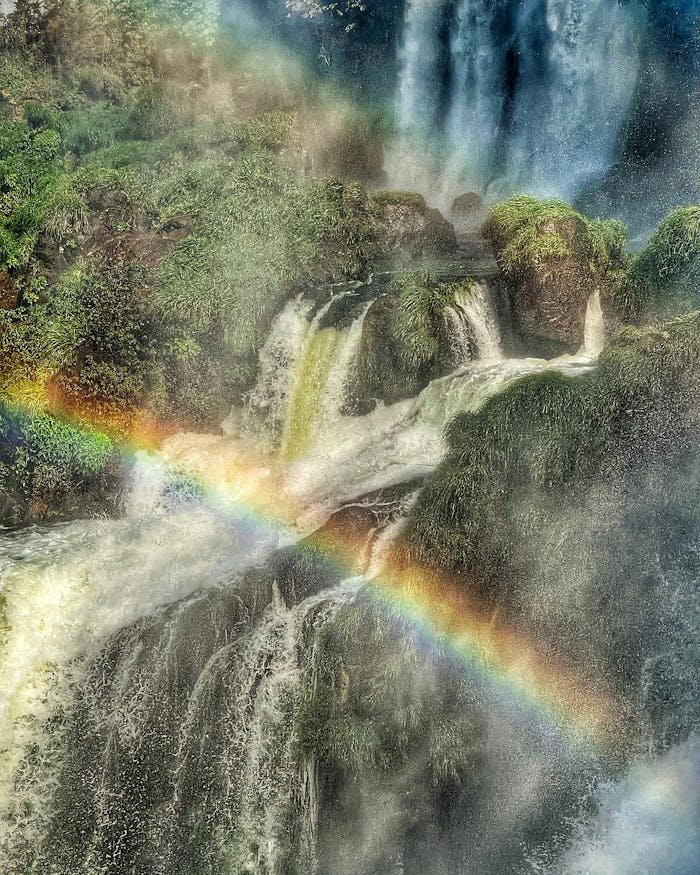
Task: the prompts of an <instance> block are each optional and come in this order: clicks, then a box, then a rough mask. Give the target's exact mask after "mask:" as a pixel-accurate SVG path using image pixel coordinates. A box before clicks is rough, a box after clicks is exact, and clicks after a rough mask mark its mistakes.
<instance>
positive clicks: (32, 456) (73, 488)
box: [0, 401, 114, 522]
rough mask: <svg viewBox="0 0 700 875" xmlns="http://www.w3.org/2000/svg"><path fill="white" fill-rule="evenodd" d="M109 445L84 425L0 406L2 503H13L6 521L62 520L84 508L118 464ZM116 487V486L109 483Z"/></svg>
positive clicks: (0, 493)
mask: <svg viewBox="0 0 700 875" xmlns="http://www.w3.org/2000/svg"><path fill="white" fill-rule="evenodd" d="M113 452H114V450H113V445H112V442H111V440H110V439H109V438H108V437H107V436H106V435H104V434H102V433H100V432H99V431H97V430H95V429H92V428H90V427H87V426H85V425H84V424H80V425H77V426H73V425H71V424H69V423H65V422H61V421H60V420H58V419H56V418H55V417H53V416H49V415H47V414H45V413H40V412H27V411H26V410H25V409H23V408H18V407H16V406H14V405H11V404H8V403H6V402H2V401H0V497H2V496H3V493H4V494H5V495H6V496H7V495H10V496H12V497H13V501H14V502H16V504H15V506H14V507H13V508H12V509H10V511H9V512H8V509H7V508H4V510H5V514H6V517H7V518H8V519H9V520H10V521H16V522H20V521H21V520H22V519H23V518H24V517H25V516H26V515H27V514H32V515H33V516H37V517H41V516H44V515H45V514H47V513H48V514H51V513H52V514H63V513H70V512H71V511H75V510H76V509H77V508H78V507H82V508H84V507H85V501H84V496H85V494H86V493H90V492H93V493H94V492H95V490H98V491H99V489H100V488H101V487H102V486H105V485H106V476H107V470H108V468H109V466H110V465H112V464H114V457H113ZM109 485H110V486H113V485H114V484H113V482H110V484H109Z"/></svg>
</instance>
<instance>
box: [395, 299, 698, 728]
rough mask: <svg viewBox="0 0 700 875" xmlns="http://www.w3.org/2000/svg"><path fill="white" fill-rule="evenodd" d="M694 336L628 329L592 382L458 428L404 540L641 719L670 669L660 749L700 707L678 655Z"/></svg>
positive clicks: (536, 381)
mask: <svg viewBox="0 0 700 875" xmlns="http://www.w3.org/2000/svg"><path fill="white" fill-rule="evenodd" d="M699 327H700V312H698V311H696V312H694V313H691V314H688V315H686V316H684V317H682V318H680V319H677V320H674V321H672V322H668V323H665V324H662V325H659V326H653V327H646V328H631V327H628V328H625V329H623V330H622V331H621V332H620V333H619V334H618V335H617V336H616V337H614V338H613V339H612V341H611V342H610V343H609V344H608V346H607V347H606V349H605V350H604V352H603V353H602V355H601V357H600V359H599V363H598V367H597V368H596V370H595V371H592V372H590V373H588V374H586V375H584V376H580V377H568V376H564V375H562V374H560V373H556V372H551V373H543V374H538V375H534V376H531V377H526V378H523V379H521V380H519V381H517V382H516V383H513V384H512V385H510V386H509V387H508V388H506V389H505V390H504V391H503V392H501V393H500V394H498V395H496V396H494V397H492V398H491V399H490V400H489V401H487V402H486V404H484V406H483V407H482V408H481V409H480V410H479V411H477V412H476V413H465V414H461V415H459V416H457V417H456V418H455V419H454V420H453V421H452V422H451V423H450V425H449V427H448V429H447V441H448V444H449V450H448V453H447V455H446V457H445V459H444V461H443V462H442V463H441V465H440V466H439V468H438V469H437V470H436V472H435V474H434V475H433V476H432V477H431V478H430V479H429V480H428V482H427V484H426V486H425V488H424V489H423V491H422V492H421V495H420V497H419V499H418V501H417V503H416V505H415V506H414V509H413V511H412V513H411V516H410V518H409V522H408V526H407V529H406V539H407V543H406V548H405V549H406V551H407V554H408V556H409V557H410V560H411V562H415V561H418V562H420V563H425V564H427V565H430V566H437V567H440V568H443V569H446V570H447V571H448V573H450V574H453V575H455V579H456V580H457V581H461V585H463V586H464V587H466V588H467V589H468V591H469V592H470V594H471V595H472V597H473V598H474V599H475V600H476V603H477V604H479V605H481V606H482V607H483V610H484V611H486V612H488V613H489V614H491V612H493V611H496V612H497V614H499V615H500V616H501V617H510V618H513V619H514V621H517V624H518V628H519V629H521V630H524V631H527V632H528V634H532V635H534V636H536V638H537V640H538V641H539V642H540V646H541V647H542V648H547V647H550V646H553V647H555V648H556V649H557V650H559V652H562V648H563V652H564V653H565V654H566V659H568V660H570V661H571V662H572V664H576V665H578V666H585V667H586V669H585V670H586V672H589V673H590V683H591V684H592V685H595V684H596V683H598V682H599V680H600V678H602V677H604V678H607V679H608V682H609V683H610V684H611V685H615V686H617V688H618V692H619V694H620V695H621V696H623V697H624V698H626V699H628V700H630V701H631V704H630V705H629V709H630V711H629V716H630V719H631V715H632V714H633V713H634V712H635V710H636V711H637V713H638V709H643V708H647V709H650V710H649V712H648V713H649V714H651V713H652V712H653V713H654V714H657V711H656V710H655V708H656V706H654V705H653V704H651V703H653V701H655V700H657V699H658V698H659V697H663V686H664V683H666V681H665V680H664V678H663V676H662V675H663V672H661V673H658V672H656V669H654V678H655V680H654V681H653V682H651V681H649V683H648V684H647V685H646V686H645V682H644V681H643V678H645V677H647V674H648V673H649V672H650V671H651V670H652V666H653V665H655V664H656V663H655V660H660V661H661V663H663V665H664V666H665V668H664V671H665V672H667V673H668V677H669V678H671V677H672V678H673V681H672V683H673V684H675V685H677V687H678V690H681V689H682V690H683V694H682V695H681V694H680V693H679V695H678V699H677V701H678V703H679V705H678V711H677V712H676V713H672V712H671V711H669V709H668V708H661V710H660V711H658V714H662V713H663V718H661V717H658V714H657V716H654V717H653V720H656V719H659V720H661V719H662V720H663V727H662V728H658V727H657V729H658V732H659V739H660V743H662V744H666V743H670V739H671V737H678V733H680V735H681V736H682V734H683V732H685V731H686V730H687V728H688V726H689V723H688V721H689V719H690V718H689V716H688V711H687V704H688V702H691V701H692V695H691V693H690V692H689V690H688V683H689V678H688V677H687V676H686V675H684V674H683V675H679V674H677V672H679V671H680V672H682V671H683V669H682V665H681V664H680V663H677V661H676V659H675V657H674V656H673V654H674V653H675V652H676V650H677V648H678V647H687V641H688V640H692V635H693V632H692V629H691V628H690V626H692V623H693V620H692V619H691V617H692V616H693V609H692V608H690V607H688V609H687V610H688V614H687V621H686V619H679V617H685V614H683V613H682V614H681V615H678V614H677V605H678V599H680V598H686V597H688V592H689V591H686V590H679V589H678V587H679V586H680V584H679V581H683V580H692V579H693V577H694V575H695V574H696V573H697V568H696V567H695V563H696V559H695V558H694V554H693V550H692V547H691V543H692V535H691V534H690V533H692V532H694V531H696V530H697V526H698V524H699V522H700V520H699V519H698V510H697V508H698V504H697V488H698V481H697V471H698V454H697V440H696V433H697V428H698V417H697V414H698V408H697V397H698V390H699V389H700V331H698V328H699ZM592 556H595V557H596V559H595V561H592V560H591V557H592ZM682 593H685V595H683V594H682ZM674 605H675V606H676V607H674ZM620 606H624V607H623V608H621V607H620ZM684 610H685V609H684ZM669 612H671V615H672V616H671V615H669ZM613 616H614V617H615V618H616V620H615V627H614V629H613V630H612V631H611V626H610V623H611V617H613ZM689 636H690V637H689ZM650 654H651V655H650ZM654 654H656V655H654ZM667 680H668V679H667ZM668 683H671V681H670V680H668ZM684 709H685V710H684ZM650 719H651V718H650ZM637 725H639V724H637Z"/></svg>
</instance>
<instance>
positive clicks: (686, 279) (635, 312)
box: [613, 205, 700, 322]
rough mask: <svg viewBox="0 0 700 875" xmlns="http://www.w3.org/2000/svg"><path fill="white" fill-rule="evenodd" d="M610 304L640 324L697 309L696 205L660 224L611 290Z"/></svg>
mask: <svg viewBox="0 0 700 875" xmlns="http://www.w3.org/2000/svg"><path fill="white" fill-rule="evenodd" d="M613 301H614V303H615V304H616V305H617V306H618V308H619V310H620V311H621V313H622V314H623V315H624V316H625V317H626V318H628V319H634V320H638V321H642V322H645V321H649V320H653V319H658V318H667V317H668V316H672V315H676V314H680V313H684V312H687V311H688V310H692V309H694V308H696V307H698V306H700V205H696V206H690V207H681V208H680V209H678V210H674V211H673V212H672V213H670V215H668V216H667V217H666V218H665V219H664V220H663V222H661V224H660V225H659V227H658V228H657V229H656V231H654V233H653V234H652V235H651V238H650V239H649V242H648V243H647V245H646V247H645V248H644V249H643V250H642V251H641V252H640V253H639V255H637V256H636V257H635V258H634V259H633V260H632V262H631V264H630V266H629V269H628V271H627V273H626V275H625V276H624V278H622V279H621V281H620V282H618V283H617V285H616V286H615V288H614V289H613Z"/></svg>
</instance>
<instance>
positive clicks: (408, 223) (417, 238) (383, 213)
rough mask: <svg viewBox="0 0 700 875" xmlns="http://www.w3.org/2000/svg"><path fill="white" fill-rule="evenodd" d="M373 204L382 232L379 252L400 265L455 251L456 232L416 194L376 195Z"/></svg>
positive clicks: (439, 256) (378, 193) (438, 212)
mask: <svg viewBox="0 0 700 875" xmlns="http://www.w3.org/2000/svg"><path fill="white" fill-rule="evenodd" d="M372 201H373V202H374V204H375V205H376V207H377V209H378V212H379V219H380V222H381V224H382V226H383V229H384V233H383V237H382V242H381V253H382V254H383V255H384V256H386V257H389V258H392V259H394V260H396V261H397V262H399V263H400V264H408V263H409V262H411V261H413V260H415V259H430V258H441V257H444V256H447V255H452V254H454V252H455V251H456V249H457V237H456V235H455V229H454V227H453V226H452V224H451V223H450V222H448V221H447V219H445V217H444V216H443V215H442V213H441V212H440V211H439V210H435V209H431V208H430V207H429V206H428V205H427V204H426V202H425V200H424V199H423V198H422V197H421V195H419V194H414V193H412V192H399V191H386V192H382V191H380V192H377V193H376V194H375V195H373V196H372Z"/></svg>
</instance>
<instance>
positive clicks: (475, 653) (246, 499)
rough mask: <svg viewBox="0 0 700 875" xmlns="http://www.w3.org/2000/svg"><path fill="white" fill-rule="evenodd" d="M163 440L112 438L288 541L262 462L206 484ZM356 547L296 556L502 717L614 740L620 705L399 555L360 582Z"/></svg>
mask: <svg viewBox="0 0 700 875" xmlns="http://www.w3.org/2000/svg"><path fill="white" fill-rule="evenodd" d="M54 400H55V399H54ZM23 412H24V413H25V415H27V411H26V410H25V411H23ZM50 412H51V414H52V415H55V416H58V417H59V418H60V419H61V420H63V421H64V422H66V423H68V424H70V425H71V426H72V427H74V428H76V429H81V430H83V432H84V433H86V434H94V433H95V430H96V429H99V428H100V425H101V424H100V423H99V422H97V421H95V420H94V418H93V417H91V416H90V414H89V412H88V411H87V410H85V409H84V410H83V411H79V410H78V409H77V408H75V407H74V408H73V409H71V410H69V409H67V408H66V407H65V406H62V407H60V408H59V409H57V408H56V406H55V405H53V409H51V410H50ZM91 419H92V420H93V421H90V420H91ZM172 432H173V429H172V427H170V426H168V425H167V424H164V423H154V422H152V421H148V420H145V419H144V420H141V422H140V424H139V425H137V426H135V427H134V428H133V429H132V430H131V431H130V432H129V433H128V434H127V435H126V437H125V436H124V433H123V432H122V433H121V435H115V434H113V435H112V436H113V437H116V438H117V439H118V441H119V443H118V445H119V447H120V451H121V452H122V454H123V455H124V456H125V457H127V458H133V457H134V456H135V455H136V454H137V453H140V454H141V458H143V454H144V451H145V453H146V454H147V458H148V459H149V461H150V463H151V464H153V465H154V466H158V467H160V468H161V469H163V468H165V469H168V468H170V469H171V470H173V472H174V473H175V472H176V473H183V472H184V473H186V474H187V475H188V476H190V477H193V479H194V481H195V483H196V486H197V489H198V491H199V492H200V494H201V496H202V501H203V502H204V503H205V504H206V505H207V506H208V507H210V508H211V509H212V510H214V511H215V512H217V513H222V514H225V515H226V516H227V517H229V518H232V519H234V520H236V522H237V524H240V525H244V526H245V527H246V528H250V529H251V530H253V531H260V532H263V531H264V532H265V533H270V532H273V533H275V534H277V535H279V536H280V538H281V539H283V540H290V535H292V533H293V531H294V521H295V520H296V519H297V518H298V517H299V515H300V512H301V511H302V508H300V507H298V506H295V505H294V504H293V503H291V502H290V501H288V500H287V499H285V498H284V496H283V494H282V492H281V490H280V489H279V484H278V483H277V482H276V481H275V480H274V478H270V477H265V476H262V477H261V476H260V472H261V469H263V468H264V466H265V465H266V461H265V460H261V459H256V458H244V457H242V456H241V457H236V458H235V459H234V460H233V461H230V462H227V464H226V465H225V467H224V469H223V470H221V471H217V472H216V475H215V476H212V475H211V474H207V472H206V471H202V470H192V469H191V466H189V465H187V464H186V465H185V466H181V465H180V464H179V463H178V464H173V463H172V462H171V461H169V460H168V458H167V457H166V456H165V455H164V454H163V453H162V452H161V451H160V444H161V442H162V439H163V437H165V436H167V435H168V434H172ZM364 546H365V545H364V542H362V543H360V541H359V540H358V539H357V538H355V537H353V536H352V535H350V534H348V533H344V532H343V531H339V530H337V527H333V526H332V525H331V526H326V527H324V528H322V529H321V530H319V531H318V532H316V533H314V534H313V535H311V536H310V537H308V538H306V539H304V541H302V542H301V544H300V547H299V548H300V549H309V550H313V551H314V553H315V554H318V553H320V554H321V555H323V556H324V557H325V558H327V559H328V560H329V561H330V562H331V564H332V565H333V566H334V567H335V568H336V569H337V571H338V573H339V574H340V575H341V576H342V577H358V578H361V581H362V583H361V585H362V592H363V593H364V594H365V595H366V596H368V597H369V598H370V599H371V600H372V601H373V602H374V603H376V604H377V605H379V606H380V607H381V609H382V611H383V612H384V613H385V615H386V616H387V617H388V619H390V620H391V621H392V622H394V623H396V624H397V625H398V627H399V628H400V630H401V631H402V632H403V633H404V634H405V635H407V636H408V637H409V638H410V640H411V642H412V643H413V644H414V645H416V646H418V647H420V648H421V649H423V650H425V651H426V653H427V654H428V655H429V656H430V657H431V658H433V659H436V660H439V661H440V662H441V663H447V664H448V665H450V666H451V667H452V669H453V670H455V671H457V672H459V673H460V674H462V675H468V676H469V677H470V678H472V679H474V680H476V681H477V682H478V683H479V684H480V685H483V687H485V688H486V689H487V690H488V691H490V693H492V694H493V695H497V696H498V697H499V698H500V701H501V702H503V703H504V704H505V705H506V706H507V707H508V708H509V709H510V710H515V711H516V712H517V713H518V714H520V715H524V716H527V718H528V719H529V720H531V721H532V722H534V723H536V724H539V726H540V727H544V728H545V729H546V728H549V729H550V730H551V729H553V730H555V731H556V733H557V734H558V736H560V737H561V738H563V739H564V740H565V741H566V742H567V743H569V744H575V745H576V746H578V747H583V748H586V749H593V750H601V749H605V748H606V747H608V746H609V745H610V744H612V743H614V742H615V740H616V739H619V734H620V731H621V729H622V726H621V723H622V720H621V715H622V708H621V703H619V702H617V701H616V700H615V699H614V697H613V696H611V695H610V694H609V693H607V692H606V691H605V690H604V689H600V690H599V689H594V688H592V687H591V685H590V682H589V681H588V680H587V679H584V677H583V676H582V674H581V673H579V672H576V671H575V670H574V669H573V668H572V667H571V666H569V665H567V664H566V663H565V662H564V661H563V660H562V659H561V657H560V655H558V654H555V653H553V652H545V650H544V649H543V647H542V645H541V644H539V643H538V642H535V641H533V640H532V639H531V638H530V637H529V636H528V635H526V634H524V633H523V632H521V631H519V630H517V629H516V628H514V627H512V626H509V625H508V624H507V623H505V622H504V621H503V620H501V619H499V618H498V617H496V616H494V615H493V613H492V612H487V611H486V610H485V608H484V606H483V605H480V604H479V603H477V602H476V601H475V600H474V599H473V598H472V597H471V596H470V595H469V593H468V587H467V586H465V581H464V580H460V579H457V578H455V577H453V576H450V575H448V574H446V573H444V572H442V571H440V570H438V569H436V568H433V567H428V566H426V565H421V564H419V563H416V562H413V561H410V560H408V559H406V557H405V555H404V554H405V551H401V550H396V551H394V552H393V553H392V555H390V556H389V557H388V558H387V559H386V561H385V562H384V564H383V565H382V567H381V570H380V571H379V572H378V573H376V574H375V575H373V576H367V577H363V569H364V566H365V563H364V561H363V553H364Z"/></svg>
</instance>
